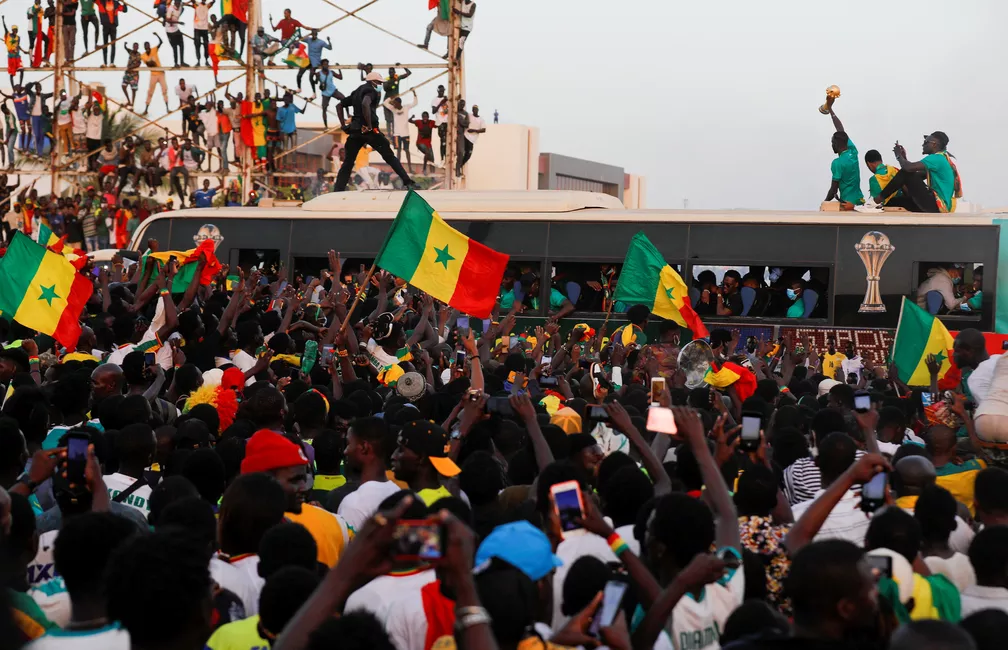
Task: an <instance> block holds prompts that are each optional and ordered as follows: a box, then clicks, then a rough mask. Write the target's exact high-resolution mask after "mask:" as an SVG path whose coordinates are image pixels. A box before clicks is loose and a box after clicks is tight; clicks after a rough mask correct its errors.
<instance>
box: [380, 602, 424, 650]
mask: <svg viewBox="0 0 1008 650" xmlns="http://www.w3.org/2000/svg"><path fill="white" fill-rule="evenodd" d="M385 631H386V632H388V635H389V639H391V640H392V645H394V646H395V647H396V650H424V644H425V643H426V642H427V614H426V613H425V612H424V606H423V600H422V599H421V598H419V597H418V595H417V594H407V595H406V596H404V597H402V598H400V599H399V600H396V601H395V602H393V603H392V606H391V607H389V610H388V615H387V616H386V617H385Z"/></svg>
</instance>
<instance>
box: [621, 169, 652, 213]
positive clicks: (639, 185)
mask: <svg viewBox="0 0 1008 650" xmlns="http://www.w3.org/2000/svg"><path fill="white" fill-rule="evenodd" d="M646 199H647V178H645V177H644V176H638V175H637V174H627V175H626V178H625V180H624V183H623V205H624V206H626V209H627V210H643V209H645V208H646V207H647V201H646Z"/></svg>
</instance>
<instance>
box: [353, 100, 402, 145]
mask: <svg viewBox="0 0 1008 650" xmlns="http://www.w3.org/2000/svg"><path fill="white" fill-rule="evenodd" d="M416 105H417V100H416V99H415V98H414V99H413V100H412V102H411V103H409V104H407V103H406V102H405V101H404V102H403V105H402V108H396V107H395V106H393V105H392V100H391V99H386V100H385V101H384V102H383V103H382V106H384V107H385V108H387V109H388V110H389V111H391V112H392V129H393V130H394V131H395V134H396V135H397V136H399V137H401V138H408V137H410V123H409V112H410V110H411V109H412V108H413V107H415V106H416ZM337 153H338V152H337Z"/></svg>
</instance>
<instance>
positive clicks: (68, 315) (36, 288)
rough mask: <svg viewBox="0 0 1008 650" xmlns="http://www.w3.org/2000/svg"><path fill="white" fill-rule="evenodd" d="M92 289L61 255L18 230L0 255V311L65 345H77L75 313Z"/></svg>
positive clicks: (77, 312) (81, 306) (78, 324)
mask: <svg viewBox="0 0 1008 650" xmlns="http://www.w3.org/2000/svg"><path fill="white" fill-rule="evenodd" d="M93 289H94V288H93V287H92V285H91V282H89V281H88V279H87V278H85V277H84V276H83V275H80V274H79V273H77V269H75V268H74V267H73V265H71V264H70V262H69V261H67V259H66V258H65V257H63V256H62V255H57V254H56V253H53V252H52V251H49V250H46V249H45V247H43V246H39V245H38V244H36V243H35V242H33V241H32V240H31V237H29V236H28V235H25V234H24V233H21V232H18V233H15V235H14V239H13V241H11V243H10V246H8V247H7V254H6V255H4V256H3V259H0V314H2V315H3V317H4V318H7V319H8V320H14V321H16V322H18V323H20V324H21V325H24V326H25V327H30V328H31V329H33V330H38V331H39V332H41V333H43V334H48V335H49V336H51V337H53V338H54V339H56V340H57V341H59V343H60V344H61V345H63V346H65V347H66V348H67V349H73V348H74V347H75V346H76V345H77V338H78V337H79V336H80V333H81V328H80V323H79V322H78V317H79V316H80V314H81V311H83V309H84V305H85V303H87V301H88V298H90V297H91V292H92V291H93Z"/></svg>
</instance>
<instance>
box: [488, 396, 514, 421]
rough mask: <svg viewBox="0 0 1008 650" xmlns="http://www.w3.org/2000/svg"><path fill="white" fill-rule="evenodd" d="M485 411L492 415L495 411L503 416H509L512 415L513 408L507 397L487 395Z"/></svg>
mask: <svg viewBox="0 0 1008 650" xmlns="http://www.w3.org/2000/svg"><path fill="white" fill-rule="evenodd" d="M486 412H487V413H489V414H491V415H493V414H494V413H497V414H499V415H503V416H504V417H511V416H513V415H514V409H512V408H511V402H509V401H508V398H507V397H488V398H487V401H486Z"/></svg>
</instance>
